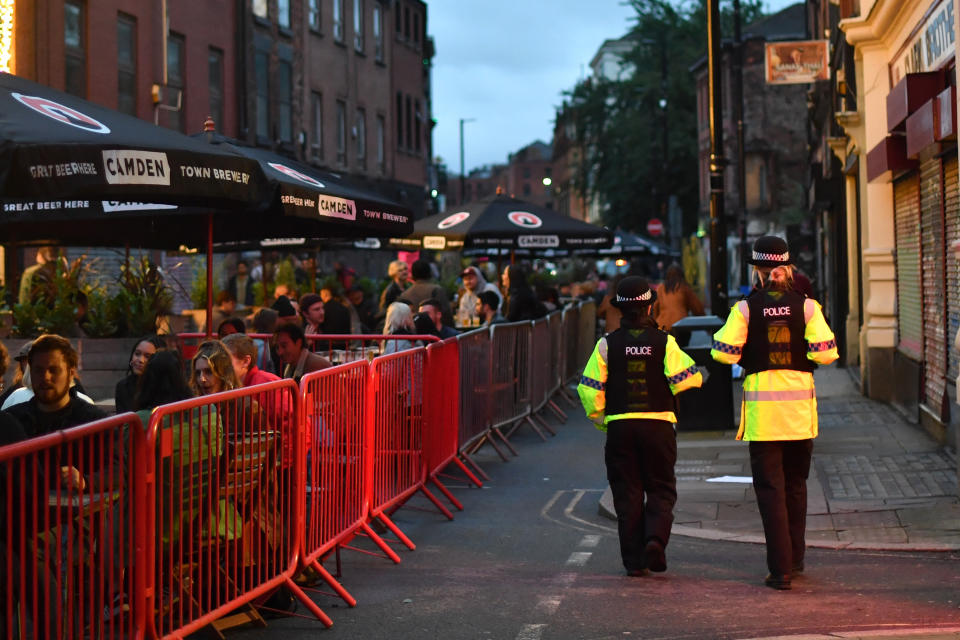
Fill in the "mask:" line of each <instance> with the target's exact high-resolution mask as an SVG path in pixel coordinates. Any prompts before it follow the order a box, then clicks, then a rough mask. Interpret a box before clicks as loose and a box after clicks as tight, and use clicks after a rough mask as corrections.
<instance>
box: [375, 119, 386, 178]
mask: <svg viewBox="0 0 960 640" xmlns="http://www.w3.org/2000/svg"><path fill="white" fill-rule="evenodd" d="M386 137H387V121H386V120H385V119H384V117H383V116H377V168H378V169H380V173H385V172H386V170H387V140H386Z"/></svg>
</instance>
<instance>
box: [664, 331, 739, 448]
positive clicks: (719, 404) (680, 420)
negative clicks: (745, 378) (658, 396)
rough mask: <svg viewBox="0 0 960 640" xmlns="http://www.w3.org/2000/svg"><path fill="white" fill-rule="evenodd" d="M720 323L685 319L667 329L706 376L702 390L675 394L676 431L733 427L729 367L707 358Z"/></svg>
mask: <svg viewBox="0 0 960 640" xmlns="http://www.w3.org/2000/svg"><path fill="white" fill-rule="evenodd" d="M723 323H724V321H723V320H721V319H720V318H718V317H717V316H688V317H686V318H683V319H682V320H680V321H678V322H677V323H675V324H674V325H673V328H672V329H671V330H670V333H672V334H673V335H674V337H675V338H676V339H677V344H679V345H681V348H682V349H683V350H684V351H685V352H686V353H687V354H688V355H689V356H690V357H691V358H693V361H694V362H695V363H696V364H697V366H698V367H704V368H706V370H707V372H708V373H709V375H708V376H706V378H707V379H706V382H705V383H704V385H703V386H702V387H700V388H699V389H691V390H690V391H684V392H683V393H681V394H679V395H677V397H676V398H677V429H678V430H680V431H705V430H717V429H722V430H728V429H732V428H734V416H733V375H732V371H731V367H730V365H728V364H721V363H719V362H717V361H716V360H714V359H713V358H711V357H710V347H711V346H712V345H713V334H714V333H716V331H717V330H718V329H720V327H722V326H723Z"/></svg>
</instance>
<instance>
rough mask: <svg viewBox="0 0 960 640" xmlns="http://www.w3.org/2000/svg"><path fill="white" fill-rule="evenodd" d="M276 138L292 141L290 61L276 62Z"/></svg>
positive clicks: (291, 77)
mask: <svg viewBox="0 0 960 640" xmlns="http://www.w3.org/2000/svg"><path fill="white" fill-rule="evenodd" d="M277 139H278V140H280V141H281V142H293V70H292V69H291V66H290V63H289V62H287V61H286V60H281V61H280V62H278V63H277Z"/></svg>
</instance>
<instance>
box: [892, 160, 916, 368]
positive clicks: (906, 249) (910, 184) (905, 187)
mask: <svg viewBox="0 0 960 640" xmlns="http://www.w3.org/2000/svg"><path fill="white" fill-rule="evenodd" d="M919 185H920V179H919V176H918V175H917V174H912V175H910V176H908V177H906V178H904V179H902V180H900V181H898V182H897V183H896V184H894V187H893V196H894V207H895V213H894V215H895V219H896V232H897V241H896V242H897V333H898V344H897V348H898V349H899V350H900V351H901V352H903V353H904V354H905V355H906V356H908V357H909V358H911V359H913V360H916V361H917V362H920V360H921V359H922V357H923V312H922V295H921V289H920V189H919Z"/></svg>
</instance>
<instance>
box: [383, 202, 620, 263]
mask: <svg viewBox="0 0 960 640" xmlns="http://www.w3.org/2000/svg"><path fill="white" fill-rule="evenodd" d="M612 243H613V234H612V233H611V232H610V231H609V230H607V229H604V228H602V227H598V226H595V225H592V224H588V223H586V222H583V221H581V220H576V219H574V218H570V217H568V216H565V215H563V214H560V213H557V212H556V211H553V210H552V209H547V208H545V207H541V206H539V205H535V204H532V203H529V202H524V201H523V200H517V199H515V198H507V197H504V196H496V197H494V198H491V199H485V200H479V201H477V202H472V203H469V204H467V205H466V206H465V208H463V209H460V210H458V211H456V212H455V213H441V214H438V215H434V216H430V217H428V218H424V219H423V220H418V221H417V222H416V223H415V224H414V231H413V234H412V235H411V236H410V237H409V238H390V245H391V246H392V247H394V248H396V249H405V250H409V251H416V250H418V249H437V250H483V249H488V250H499V251H502V250H504V249H506V250H508V251H513V250H516V249H528V250H534V251H541V250H548V249H552V250H574V249H585V248H600V247H609V246H610V245H611V244H612Z"/></svg>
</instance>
